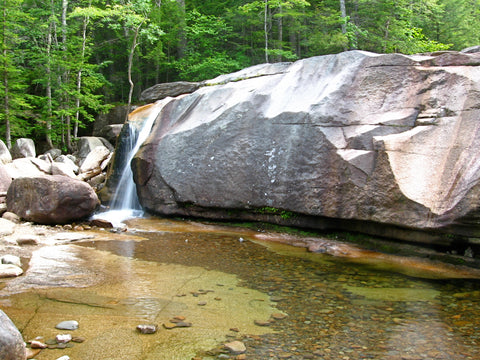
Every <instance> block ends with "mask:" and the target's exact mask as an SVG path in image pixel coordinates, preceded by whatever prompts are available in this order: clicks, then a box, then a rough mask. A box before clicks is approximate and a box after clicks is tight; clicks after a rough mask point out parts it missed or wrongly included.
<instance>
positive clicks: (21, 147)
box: [11, 138, 36, 159]
mask: <svg viewBox="0 0 480 360" xmlns="http://www.w3.org/2000/svg"><path fill="white" fill-rule="evenodd" d="M11 154H12V158H13V159H19V158H26V157H35V156H36V152H35V143H34V142H33V140H32V139H26V138H20V139H17V140H16V141H15V143H14V144H13V146H12V150H11Z"/></svg>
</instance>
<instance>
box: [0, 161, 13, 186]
mask: <svg viewBox="0 0 480 360" xmlns="http://www.w3.org/2000/svg"><path fill="white" fill-rule="evenodd" d="M11 183H12V178H11V177H10V174H9V173H8V171H7V169H6V168H5V167H4V166H3V165H2V164H0V192H2V193H3V192H6V191H7V190H8V188H9V187H10V184H11Z"/></svg>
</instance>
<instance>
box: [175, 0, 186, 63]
mask: <svg viewBox="0 0 480 360" xmlns="http://www.w3.org/2000/svg"><path fill="white" fill-rule="evenodd" d="M177 4H178V6H179V7H180V10H181V12H182V15H181V16H182V18H181V19H180V23H179V24H178V26H179V27H180V28H179V32H178V46H177V56H178V58H179V59H181V58H183V57H184V56H185V50H186V48H187V37H186V36H185V26H186V23H185V0H177Z"/></svg>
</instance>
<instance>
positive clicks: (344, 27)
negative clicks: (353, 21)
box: [340, 0, 347, 34]
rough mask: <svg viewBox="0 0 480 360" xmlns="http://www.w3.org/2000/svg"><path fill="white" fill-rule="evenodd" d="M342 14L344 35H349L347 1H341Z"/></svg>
mask: <svg viewBox="0 0 480 360" xmlns="http://www.w3.org/2000/svg"><path fill="white" fill-rule="evenodd" d="M340 13H341V16H342V34H346V33H347V22H346V20H347V19H346V18H347V9H346V8H345V0H340Z"/></svg>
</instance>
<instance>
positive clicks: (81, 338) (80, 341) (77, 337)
mask: <svg viewBox="0 0 480 360" xmlns="http://www.w3.org/2000/svg"><path fill="white" fill-rule="evenodd" d="M72 341H73V342H76V343H82V342H84V341H85V338H83V337H80V336H75V337H73V338H72Z"/></svg>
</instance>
